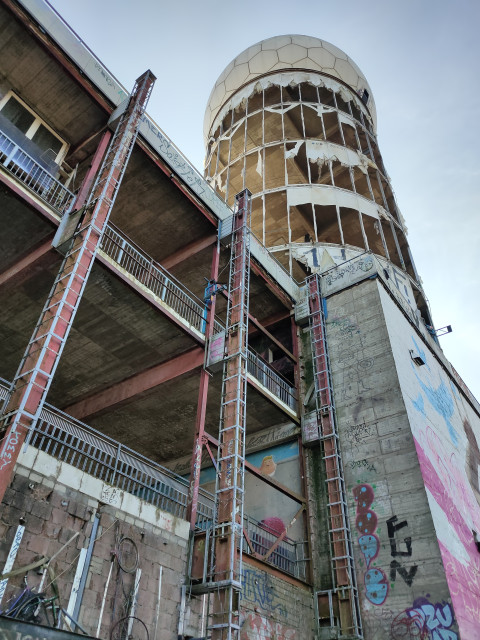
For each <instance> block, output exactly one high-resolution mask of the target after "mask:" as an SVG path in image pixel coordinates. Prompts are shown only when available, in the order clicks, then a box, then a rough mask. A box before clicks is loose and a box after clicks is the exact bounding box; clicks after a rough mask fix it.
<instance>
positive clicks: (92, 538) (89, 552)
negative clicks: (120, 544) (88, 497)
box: [72, 513, 100, 620]
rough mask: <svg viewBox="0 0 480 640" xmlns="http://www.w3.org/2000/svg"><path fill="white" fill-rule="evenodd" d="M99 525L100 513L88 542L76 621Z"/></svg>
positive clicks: (75, 610) (95, 519)
mask: <svg viewBox="0 0 480 640" xmlns="http://www.w3.org/2000/svg"><path fill="white" fill-rule="evenodd" d="M99 524H100V516H99V515H98V513H96V514H95V517H94V519H93V526H92V533H91V534H90V538H89V541H88V547H87V557H86V558H85V565H84V567H83V572H82V577H81V578H80V585H79V587H78V593H77V600H76V602H75V609H74V610H73V616H72V617H73V618H75V620H78V617H79V613H80V607H81V606H82V599H83V593H84V591H85V584H86V582H87V575H88V570H89V568H90V561H91V559H92V554H93V545H94V544H95V540H96V537H97V531H98V525H99Z"/></svg>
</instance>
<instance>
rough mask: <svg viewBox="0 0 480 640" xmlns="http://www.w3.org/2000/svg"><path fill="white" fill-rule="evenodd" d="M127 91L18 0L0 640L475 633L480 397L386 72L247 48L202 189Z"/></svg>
mask: <svg viewBox="0 0 480 640" xmlns="http://www.w3.org/2000/svg"><path fill="white" fill-rule="evenodd" d="M225 62H227V61H225ZM143 71H144V70H143V69H139V74H140V73H142V72H143ZM130 90H131V88H130V87H129V88H128V90H127V89H125V88H124V87H123V86H121V84H120V83H119V82H118V80H117V79H116V78H115V77H114V76H113V75H112V74H111V73H110V71H108V70H107V69H106V68H105V67H104V66H103V64H102V63H101V61H100V60H98V59H97V58H96V57H95V55H94V53H92V51H91V50H90V49H89V48H88V47H87V45H86V44H85V43H83V42H82V41H81V40H80V39H79V38H78V36H77V35H76V34H75V33H74V31H72V29H71V28H70V27H69V26H68V25H67V24H66V23H65V22H64V21H63V20H62V18H61V17H60V16H59V15H58V14H57V13H56V12H55V11H54V10H53V9H52V8H51V7H50V5H48V4H47V3H45V2H44V1H43V0H1V2H0V182H1V185H0V217H1V234H0V243H1V253H0V261H1V264H0V353H1V357H0V376H1V380H0V396H1V398H2V402H4V406H3V413H2V438H3V440H2V444H1V450H0V498H1V500H2V504H1V508H0V570H1V571H2V573H3V577H2V579H1V580H0V611H1V615H0V638H2V639H3V638H7V639H8V640H10V639H15V640H20V639H21V638H25V639H26V638H29V639H30V640H31V638H39V639H43V638H52V639H55V638H58V639H59V640H60V639H61V638H66V637H67V636H68V637H72V635H71V632H74V633H77V634H87V635H89V636H91V637H98V638H103V639H110V638H112V639H115V640H123V639H126V638H136V639H138V640H147V639H149V640H173V639H174V638H175V639H176V638H182V639H187V638H197V639H199V638H212V639H213V640H228V639H230V640H234V639H235V640H247V639H248V640H253V639H257V638H259V639H263V640H267V639H268V640H294V639H295V640H309V639H314V638H315V639H318V640H330V639H334V638H335V639H338V638H344V639H347V638H348V639H354V638H357V639H361V638H365V640H383V639H392V640H409V639H411V638H421V639H422V640H426V639H429V640H456V639H459V638H461V639H462V640H475V639H477V638H478V637H479V633H480V632H479V629H480V576H479V571H480V554H479V549H480V542H479V539H478V535H480V506H479V505H480V486H479V471H478V470H479V464H480V448H479V444H480V420H479V415H480V406H479V404H478V403H477V401H476V400H475V398H474V397H473V396H472V394H471V393H470V391H469V390H468V388H467V387H466V386H465V384H464V383H463V382H462V380H461V378H460V377H459V375H458V374H457V372H456V371H455V369H454V368H453V367H452V366H451V364H450V363H449V362H448V361H447V359H446V358H445V356H444V355H443V352H442V349H441V347H440V345H439V342H438V335H439V334H441V330H435V328H434V323H433V320H432V318H431V315H430V311H429V308H428V304H427V302H426V298H425V294H424V291H423V289H422V284H421V280H420V278H419V276H418V274H417V271H416V268H415V265H414V261H413V256H412V255H411V252H410V249H409V245H408V240H407V236H406V233H405V225H404V221H403V218H402V215H401V213H400V210H399V208H398V206H397V203H396V201H395V198H394V195H393V192H392V187H391V185H390V181H389V178H388V175H387V173H386V171H385V168H384V166H383V162H382V157H381V154H380V150H379V147H378V145H377V139H376V119H377V115H376V110H375V103H374V99H373V94H372V91H371V89H370V87H369V85H368V83H367V80H366V79H365V77H364V76H363V74H362V72H361V71H360V69H359V68H358V67H357V66H356V65H355V63H354V62H353V61H352V60H351V59H350V58H349V57H348V56H347V55H346V54H345V53H344V52H343V51H341V50H340V49H338V48H337V47H335V46H333V45H331V44H329V43H327V42H325V41H322V40H319V39H318V38H316V37H307V36H296V35H287V36H279V37H275V38H271V39H268V40H265V41H263V42H260V43H258V44H254V45H252V46H251V47H250V48H248V49H247V50H246V51H244V52H242V53H241V54H240V55H239V56H238V57H237V58H236V59H235V60H234V61H232V62H231V63H230V64H229V65H228V66H227V67H226V69H225V71H224V72H223V73H222V74H221V76H220V77H219V79H218V81H217V83H216V84H215V87H214V88H213V91H212V93H211V96H210V100H209V103H208V105H207V109H206V115H205V130H204V134H205V144H206V163H205V175H204V176H201V175H200V174H199V173H198V172H197V171H196V170H195V168H194V167H193V166H192V165H191V164H190V163H189V161H188V160H187V159H186V158H185V157H184V156H183V155H182V153H181V151H179V150H178V149H177V148H176V147H175V146H174V144H173V143H172V142H171V141H170V140H169V139H168V138H167V137H166V136H165V135H164V133H163V132H162V130H161V129H160V128H159V127H158V126H157V125H156V124H155V122H154V121H153V120H152V119H151V118H150V117H149V116H148V115H147V111H145V109H146V107H147V102H148V98H149V95H150V92H151V91H155V77H154V76H153V74H152V73H151V72H150V71H146V72H144V73H143V74H142V75H139V78H138V80H137V82H136V84H135V86H134V88H133V90H132V91H131V93H130ZM39 594H43V595H39ZM2 634H3V635H2Z"/></svg>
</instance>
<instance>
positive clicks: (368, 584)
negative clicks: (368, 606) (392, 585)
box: [365, 569, 388, 605]
mask: <svg viewBox="0 0 480 640" xmlns="http://www.w3.org/2000/svg"><path fill="white" fill-rule="evenodd" d="M365 588H366V590H367V598H368V599H369V600H370V602H371V603H372V604H376V605H380V604H383V603H384V602H385V600H386V598H387V595H388V581H387V577H386V575H385V574H384V573H383V571H380V570H379V569H369V570H368V571H367V573H366V574H365Z"/></svg>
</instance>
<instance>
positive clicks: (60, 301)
mask: <svg viewBox="0 0 480 640" xmlns="http://www.w3.org/2000/svg"><path fill="white" fill-rule="evenodd" d="M154 82H155V76H153V74H152V73H151V71H146V72H145V73H144V74H143V75H142V76H140V77H139V78H138V80H137V81H136V83H135V86H134V89H133V91H132V94H131V96H130V97H129V99H128V101H127V104H126V108H125V110H124V111H123V113H122V115H121V116H120V119H119V122H118V125H117V128H116V131H115V134H114V136H113V138H112V140H111V142H110V145H109V148H108V151H107V153H106V155H105V158H104V160H103V162H102V165H101V167H100V170H99V172H98V175H97V178H96V180H95V183H94V185H93V188H92V190H91V192H90V196H89V198H88V201H87V204H86V205H85V206H84V207H83V208H82V209H81V210H80V212H75V217H74V216H71V217H70V216H69V219H66V220H65V222H67V223H68V222H71V224H72V226H73V229H72V230H71V234H70V237H67V238H66V241H65V246H68V249H67V251H66V255H65V258H64V260H63V262H62V265H61V267H60V270H59V272H58V274H57V276H56V278H55V281H54V284H53V287H52V289H51V291H50V294H49V296H48V299H47V302H46V303H45V306H44V307H43V310H42V313H41V314H40V318H39V320H38V322H37V324H36V326H35V329H34V331H33V335H32V337H31V339H30V342H29V343H28V346H27V349H26V351H25V354H24V356H23V358H22V360H21V362H20V365H19V368H18V370H17V374H16V376H15V378H14V380H13V382H12V387H11V389H10V391H9V396H8V399H7V402H6V403H5V406H4V410H3V414H2V416H1V418H0V420H1V433H2V436H3V437H2V447H1V451H0V501H1V500H2V499H3V496H4V493H5V490H6V488H7V487H8V485H9V483H10V480H11V478H12V475H13V470H14V466H15V462H16V460H17V458H18V455H19V453H20V449H21V446H22V444H23V443H24V442H25V440H26V439H27V440H26V441H27V442H28V435H27V434H28V433H29V432H31V430H32V429H33V427H34V426H35V424H36V422H37V420H38V418H39V416H40V412H41V410H42V408H43V405H44V402H45V398H46V396H47V393H48V390H49V389H50V386H51V383H52V380H53V376H54V374H55V370H56V368H57V366H58V363H59V361H60V357H61V355H62V351H63V348H64V346H65V343H66V340H67V338H68V334H69V332H70V329H71V327H72V324H73V320H74V317H75V314H76V312H77V310H78V307H79V304H80V300H81V299H82V294H83V291H84V289H85V285H86V283H87V280H88V276H89V275H90V272H91V269H92V266H93V262H94V259H95V255H96V252H97V249H98V247H99V245H100V241H101V238H102V233H103V230H104V228H105V226H106V224H107V222H108V218H109V215H110V212H111V210H112V207H113V204H114V202H115V198H116V196H117V193H118V189H119V186H120V183H121V181H122V178H123V175H124V173H125V169H126V166H127V163H128V159H129V158H130V154H131V152H132V149H133V146H134V144H135V140H136V137H137V132H138V124H139V122H140V119H141V117H142V115H143V113H144V111H145V107H146V105H147V102H148V98H149V97H150V93H151V90H152V87H153V84H154ZM67 215H68V214H65V216H67ZM67 228H68V226H67ZM67 235H68V234H67Z"/></svg>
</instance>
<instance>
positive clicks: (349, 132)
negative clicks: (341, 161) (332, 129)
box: [340, 122, 358, 151]
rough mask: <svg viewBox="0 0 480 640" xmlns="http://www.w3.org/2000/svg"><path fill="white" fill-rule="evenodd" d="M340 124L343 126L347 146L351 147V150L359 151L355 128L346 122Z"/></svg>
mask: <svg viewBox="0 0 480 640" xmlns="http://www.w3.org/2000/svg"><path fill="white" fill-rule="evenodd" d="M340 124H341V126H342V131H343V138H344V140H345V146H347V147H350V149H354V150H355V151H358V144H357V136H356V135H355V126H354V125H349V124H346V123H345V122H341V123H340Z"/></svg>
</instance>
